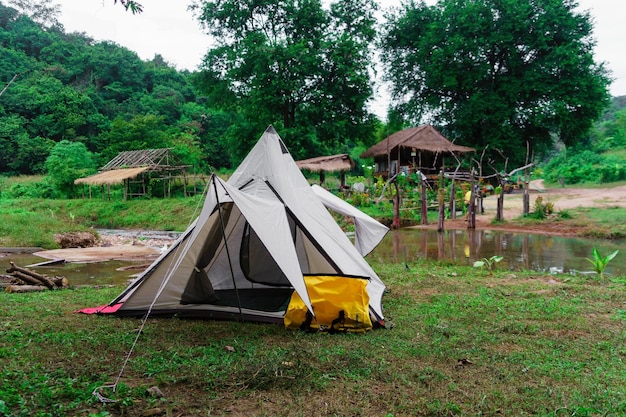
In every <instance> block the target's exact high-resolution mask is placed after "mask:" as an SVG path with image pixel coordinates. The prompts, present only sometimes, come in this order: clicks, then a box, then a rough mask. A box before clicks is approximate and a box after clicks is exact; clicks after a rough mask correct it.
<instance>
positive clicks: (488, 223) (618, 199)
mask: <svg viewBox="0 0 626 417" xmlns="http://www.w3.org/2000/svg"><path fill="white" fill-rule="evenodd" d="M538 197H541V199H542V202H543V204H546V203H551V204H552V205H553V207H554V214H553V215H551V216H548V217H547V218H545V219H542V220H537V219H534V218H532V217H527V218H523V217H522V214H523V194H522V192H521V191H518V192H515V193H513V194H505V196H504V210H503V217H504V221H503V222H495V218H496V208H497V197H496V196H495V195H492V196H487V197H485V198H484V199H483V207H484V213H482V214H477V215H476V229H479V230H480V229H485V230H502V231H512V232H523V233H536V234H550V235H560V236H580V237H599V238H608V239H614V238H618V239H620V238H625V237H626V185H620V186H615V187H604V188H577V187H563V188H545V186H544V183H543V181H542V180H538V181H533V182H531V184H530V210H531V212H532V211H533V209H534V204H535V202H536V200H537V198H538ZM412 227H413V228H417V229H436V228H437V227H438V225H437V223H436V222H434V223H433V222H431V223H430V224H428V225H416V226H412ZM444 228H447V229H451V230H452V229H465V228H467V222H465V219H464V216H461V217H459V218H457V219H447V220H445V222H444Z"/></svg>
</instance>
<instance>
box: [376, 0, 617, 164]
mask: <svg viewBox="0 0 626 417" xmlns="http://www.w3.org/2000/svg"><path fill="white" fill-rule="evenodd" d="M575 7H576V3H575V2H569V1H568V2H563V1H561V0H546V1H543V2H519V1H515V0H506V1H495V0H488V1H483V2H467V1H463V0H442V1H439V2H437V3H436V4H435V5H432V6H431V5H427V4H426V3H425V2H410V3H407V4H405V5H404V6H403V7H401V8H399V9H397V10H395V11H394V12H392V13H391V14H390V16H389V19H388V21H387V24H386V27H387V28H388V29H387V30H386V32H385V34H384V36H383V40H382V46H383V61H384V62H386V63H388V65H389V73H388V78H389V79H390V81H391V83H392V90H393V92H394V93H395V94H397V95H398V96H399V97H402V98H403V100H404V101H402V102H400V103H398V104H397V111H399V112H401V113H403V114H404V116H405V117H406V118H409V119H410V120H412V121H414V122H419V121H421V120H422V118H423V117H424V116H428V117H429V118H430V119H433V120H438V121H439V123H440V124H441V125H445V126H446V131H445V133H446V134H447V136H449V137H451V138H454V139H458V140H459V141H460V142H462V143H464V144H468V145H471V146H474V147H477V148H484V147H486V146H487V145H489V148H488V153H489V152H492V156H493V157H494V159H496V160H499V159H501V158H500V156H499V154H498V153H497V152H496V150H499V151H501V152H503V153H504V154H505V155H506V156H507V157H508V158H509V164H517V165H522V164H523V163H524V160H525V158H526V144H527V141H528V142H529V143H530V145H531V147H532V149H533V151H534V153H535V155H540V154H542V153H543V152H545V151H546V150H548V149H550V147H551V145H552V141H553V138H552V136H551V135H552V134H556V135H558V136H559V138H560V139H561V140H562V141H563V142H564V143H566V144H568V145H572V144H575V143H577V142H578V141H579V140H581V139H582V138H583V137H584V135H585V132H587V131H588V130H589V128H590V127H591V125H592V123H593V122H594V121H595V120H596V119H597V118H598V116H599V115H600V114H601V112H602V110H603V109H604V107H605V105H606V104H607V103H608V99H609V94H608V85H609V83H610V79H609V74H608V72H607V70H606V68H604V66H603V65H601V64H597V63H595V62H594V61H593V54H592V52H593V45H594V42H593V39H592V37H591V35H592V30H593V26H592V20H591V17H590V16H589V15H588V14H585V13H580V12H578V11H577V10H576V9H575ZM547 45H549V47H547ZM581 85H583V86H584V88H580V86H581Z"/></svg>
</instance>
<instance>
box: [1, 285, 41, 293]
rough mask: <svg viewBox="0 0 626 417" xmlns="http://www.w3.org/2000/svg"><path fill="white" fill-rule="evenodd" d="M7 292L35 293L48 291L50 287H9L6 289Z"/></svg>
mask: <svg viewBox="0 0 626 417" xmlns="http://www.w3.org/2000/svg"><path fill="white" fill-rule="evenodd" d="M4 290H5V291H6V292H11V293H13V292H15V293H20V292H35V291H47V290H48V287H46V286H44V285H9V286H8V287H6V288H5V289H4Z"/></svg>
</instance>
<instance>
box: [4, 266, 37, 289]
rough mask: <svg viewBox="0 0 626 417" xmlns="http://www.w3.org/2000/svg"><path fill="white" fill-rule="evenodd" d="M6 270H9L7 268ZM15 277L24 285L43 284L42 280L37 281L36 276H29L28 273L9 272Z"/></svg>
mask: <svg viewBox="0 0 626 417" xmlns="http://www.w3.org/2000/svg"><path fill="white" fill-rule="evenodd" d="M7 271H9V270H8V269H7ZM11 274H13V276H14V277H15V278H18V279H20V280H22V281H23V282H24V284H26V285H44V284H43V282H41V281H39V280H38V279H37V278H34V277H31V276H30V275H28V274H25V273H23V272H19V271H13V272H11Z"/></svg>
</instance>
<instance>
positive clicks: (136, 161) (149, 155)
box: [100, 148, 182, 171]
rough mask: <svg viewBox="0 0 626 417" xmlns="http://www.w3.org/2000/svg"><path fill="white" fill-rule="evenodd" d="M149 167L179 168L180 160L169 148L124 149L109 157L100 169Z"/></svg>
mask: <svg viewBox="0 0 626 417" xmlns="http://www.w3.org/2000/svg"><path fill="white" fill-rule="evenodd" d="M146 166H147V167H150V168H151V169H157V168H161V169H163V168H170V169H180V168H182V166H181V165H180V161H179V160H178V158H177V157H176V156H174V154H172V152H171V150H170V149H169V148H159V149H142V150H138V151H124V152H120V153H118V154H117V156H116V157H115V158H113V159H111V160H110V161H109V162H108V163H107V164H106V165H105V166H103V167H102V169H101V170H100V171H110V170H112V169H120V168H138V167H146Z"/></svg>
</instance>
